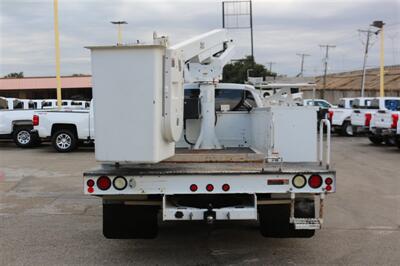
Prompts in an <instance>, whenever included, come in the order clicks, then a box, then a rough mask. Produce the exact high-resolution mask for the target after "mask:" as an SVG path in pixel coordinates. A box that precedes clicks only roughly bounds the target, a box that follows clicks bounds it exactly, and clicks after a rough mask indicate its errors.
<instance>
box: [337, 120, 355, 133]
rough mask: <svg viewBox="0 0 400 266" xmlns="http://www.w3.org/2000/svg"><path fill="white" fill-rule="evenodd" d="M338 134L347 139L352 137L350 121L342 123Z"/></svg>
mask: <svg viewBox="0 0 400 266" xmlns="http://www.w3.org/2000/svg"><path fill="white" fill-rule="evenodd" d="M340 134H341V135H342V136H347V137H349V136H353V135H354V131H353V126H352V125H351V123H350V121H344V122H343V125H342V127H341V131H340Z"/></svg>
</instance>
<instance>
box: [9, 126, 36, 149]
mask: <svg viewBox="0 0 400 266" xmlns="http://www.w3.org/2000/svg"><path fill="white" fill-rule="evenodd" d="M31 130H32V128H31V127H29V126H20V127H16V128H14V131H13V140H14V143H15V144H16V145H17V146H18V147H21V148H30V147H32V146H33V145H34V144H35V137H34V136H33V135H32V134H31Z"/></svg>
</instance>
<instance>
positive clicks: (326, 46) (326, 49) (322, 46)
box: [319, 44, 336, 99]
mask: <svg viewBox="0 0 400 266" xmlns="http://www.w3.org/2000/svg"><path fill="white" fill-rule="evenodd" d="M319 47H321V48H325V58H324V61H325V62H324V68H325V69H324V83H323V84H324V85H323V88H322V92H321V98H322V99H324V97H325V89H326V74H327V71H328V54H329V48H335V47H336V45H333V44H320V45H319Z"/></svg>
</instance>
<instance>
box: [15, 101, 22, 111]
mask: <svg viewBox="0 0 400 266" xmlns="http://www.w3.org/2000/svg"><path fill="white" fill-rule="evenodd" d="M13 108H14V109H23V108H24V103H23V102H20V101H17V102H16V103H14V107H13Z"/></svg>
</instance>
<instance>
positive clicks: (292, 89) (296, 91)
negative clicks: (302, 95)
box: [290, 88, 300, 93]
mask: <svg viewBox="0 0 400 266" xmlns="http://www.w3.org/2000/svg"><path fill="white" fill-rule="evenodd" d="M298 92H300V90H299V88H290V93H298Z"/></svg>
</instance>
